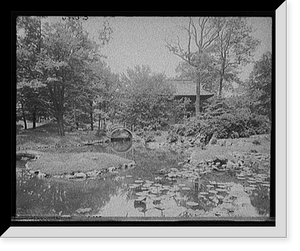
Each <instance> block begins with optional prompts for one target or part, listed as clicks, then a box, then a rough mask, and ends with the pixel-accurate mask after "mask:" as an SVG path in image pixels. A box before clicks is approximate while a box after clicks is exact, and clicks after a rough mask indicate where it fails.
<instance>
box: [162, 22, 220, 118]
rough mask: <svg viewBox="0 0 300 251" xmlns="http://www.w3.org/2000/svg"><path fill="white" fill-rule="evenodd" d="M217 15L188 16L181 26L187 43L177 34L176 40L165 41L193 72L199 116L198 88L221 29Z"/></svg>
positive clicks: (198, 113)
mask: <svg viewBox="0 0 300 251" xmlns="http://www.w3.org/2000/svg"><path fill="white" fill-rule="evenodd" d="M220 21H221V19H220V18H219V17H198V18H193V17H190V18H189V22H188V25H187V27H183V29H184V30H185V31H186V35H187V44H186V45H185V46H184V45H182V44H183V38H179V37H178V36H177V42H174V43H171V42H168V41H166V46H167V48H168V49H169V50H170V51H171V52H172V53H173V54H174V55H176V56H178V57H180V58H181V59H183V60H184V61H185V62H187V63H188V64H189V65H190V66H192V67H193V69H194V72H195V75H196V77H195V82H196V103H195V106H196V107H195V108H196V116H197V117H199V116H200V90H201V82H203V79H202V78H203V75H202V74H203V73H204V74H207V72H208V71H209V69H208V68H207V66H208V65H209V63H208V62H209V61H210V55H209V53H210V51H211V50H212V49H213V46H214V43H215V42H216V40H217V38H218V37H219V33H220V30H221V22H220Z"/></svg>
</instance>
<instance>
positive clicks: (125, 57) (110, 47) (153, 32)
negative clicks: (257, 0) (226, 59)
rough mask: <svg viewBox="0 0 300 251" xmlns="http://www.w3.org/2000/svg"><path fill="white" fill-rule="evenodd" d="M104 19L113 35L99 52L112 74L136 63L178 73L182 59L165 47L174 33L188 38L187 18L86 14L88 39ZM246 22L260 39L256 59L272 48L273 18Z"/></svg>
mask: <svg viewBox="0 0 300 251" xmlns="http://www.w3.org/2000/svg"><path fill="white" fill-rule="evenodd" d="M59 19H60V18H59ZM105 20H107V21H108V22H109V25H110V27H111V28H112V30H113V34H112V38H111V40H110V41H109V43H108V44H107V45H106V46H105V47H103V48H102V49H101V52H102V54H104V55H105V56H106V59H105V61H106V62H107V64H108V66H109V67H110V69H111V70H112V71H113V72H114V73H125V72H126V70H127V69H128V68H131V69H133V68H134V66H136V65H149V66H150V69H151V70H152V71H153V72H157V73H162V72H164V73H165V74H166V76H167V77H175V76H176V75H178V74H177V73H176V71H175V69H176V67H177V66H178V64H179V62H180V61H181V59H180V58H179V57H177V56H175V55H174V54H172V53H171V52H170V51H169V50H168V48H167V47H166V41H169V42H172V41H175V40H176V39H177V36H178V37H180V39H182V38H185V39H186V38H187V36H186V33H185V31H184V30H183V29H182V28H180V27H182V26H185V25H187V23H188V17H89V18H88V20H86V21H83V26H84V28H85V29H86V30H87V31H88V32H89V35H90V36H91V38H96V37H97V30H99V29H101V27H102V25H103V22H104V21H105ZM248 23H249V24H250V25H251V26H252V27H253V28H254V30H255V32H253V34H252V35H253V36H254V37H255V38H258V39H259V40H261V44H260V45H259V46H258V48H257V51H256V53H255V56H254V59H255V60H258V59H259V58H260V57H261V55H262V54H263V53H264V52H266V51H271V49H272V20H271V18H268V17H249V18H248ZM252 67H253V66H252V65H248V66H247V67H245V68H244V69H243V72H244V74H243V76H242V78H243V79H245V78H247V76H248V75H249V73H250V71H251V69H252Z"/></svg>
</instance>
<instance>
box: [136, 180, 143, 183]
mask: <svg viewBox="0 0 300 251" xmlns="http://www.w3.org/2000/svg"><path fill="white" fill-rule="evenodd" d="M134 182H135V183H143V182H144V181H143V180H135V181H134Z"/></svg>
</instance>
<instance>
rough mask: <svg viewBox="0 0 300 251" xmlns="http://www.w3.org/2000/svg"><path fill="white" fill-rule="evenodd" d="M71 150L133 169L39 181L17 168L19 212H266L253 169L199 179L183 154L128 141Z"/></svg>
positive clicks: (263, 177) (262, 182)
mask: <svg viewBox="0 0 300 251" xmlns="http://www.w3.org/2000/svg"><path fill="white" fill-rule="evenodd" d="M73 151H91V152H94V151H98V152H106V153H110V154H116V155H118V156H121V157H125V158H128V159H132V160H134V161H135V162H136V167H135V168H134V169H130V170H126V171H124V170H123V171H122V170H120V171H119V172H118V173H117V174H114V175H110V176H107V177H102V178H95V179H85V180H65V179H54V178H47V179H38V178H37V177H35V176H34V175H31V174H29V173H28V172H27V171H26V170H24V169H22V168H18V167H17V189H16V191H17V197H16V208H17V215H18V216H29V217H33V216H45V217H46V216H62V217H63V216H90V217H97V216H101V217H202V216H220V215H221V216H232V215H233V214H235V215H239V216H247V215H249V214H251V215H252V216H253V215H254V216H258V215H259V214H262V215H267V214H268V211H269V206H268V205H267V203H268V201H269V197H268V189H269V188H268V186H266V183H267V182H268V180H269V176H268V175H267V174H259V173H252V174H251V175H252V176H249V175H248V176H247V181H245V180H240V179H239V178H240V176H241V174H240V175H239V176H234V177H233V176H231V175H229V174H228V173H221V174H215V173H209V174H206V175H204V176H201V177H200V178H199V177H197V175H196V174H197V173H198V171H197V170H194V169H193V167H192V166H191V167H189V166H187V167H182V166H181V167H179V166H178V162H180V161H182V159H183V156H181V155H178V154H177V153H172V152H166V151H155V150H149V149H145V148H134V147H132V141H131V140H129V141H127V140H122V141H115V142H112V143H111V144H110V146H108V147H103V146H87V147H83V148H77V149H74V150H73ZM249 174H250V173H249ZM251 177H252V178H251ZM243 182H244V183H245V184H244V183H243ZM254 182H256V183H257V185H254V184H255V183H254ZM251 184H252V187H251ZM246 188H247V189H248V190H247V189H246ZM250 188H251V189H256V190H251V189H250ZM249 189H250V190H249ZM251 191H254V192H253V193H252V192H251ZM263 202H264V203H265V204H266V205H264V204H263ZM252 204H253V206H255V208H254V207H253V206H252ZM256 208H259V209H258V212H257V210H256Z"/></svg>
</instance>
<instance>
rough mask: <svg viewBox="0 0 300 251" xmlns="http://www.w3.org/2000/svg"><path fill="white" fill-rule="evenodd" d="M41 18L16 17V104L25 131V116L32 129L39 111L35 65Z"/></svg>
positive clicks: (39, 41)
mask: <svg viewBox="0 0 300 251" xmlns="http://www.w3.org/2000/svg"><path fill="white" fill-rule="evenodd" d="M41 20H42V18H41V17H18V19H17V31H18V32H17V44H16V45H17V46H16V48H17V50H16V54H17V69H16V76H17V103H18V104H19V106H20V107H21V110H22V116H23V120H24V125H25V129H27V123H26V119H27V117H28V116H26V118H25V114H26V113H29V114H31V116H30V117H31V119H32V122H33V123H32V124H33V128H35V126H36V118H37V115H38V113H39V111H40V110H42V109H41V107H40V104H39V102H38V97H39V92H38V88H39V85H38V84H37V81H36V80H37V78H38V75H39V74H38V72H37V71H36V69H35V65H36V63H37V62H38V60H39V58H38V57H39V53H40V51H41V41H42V37H41V36H42V35H41Z"/></svg>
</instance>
